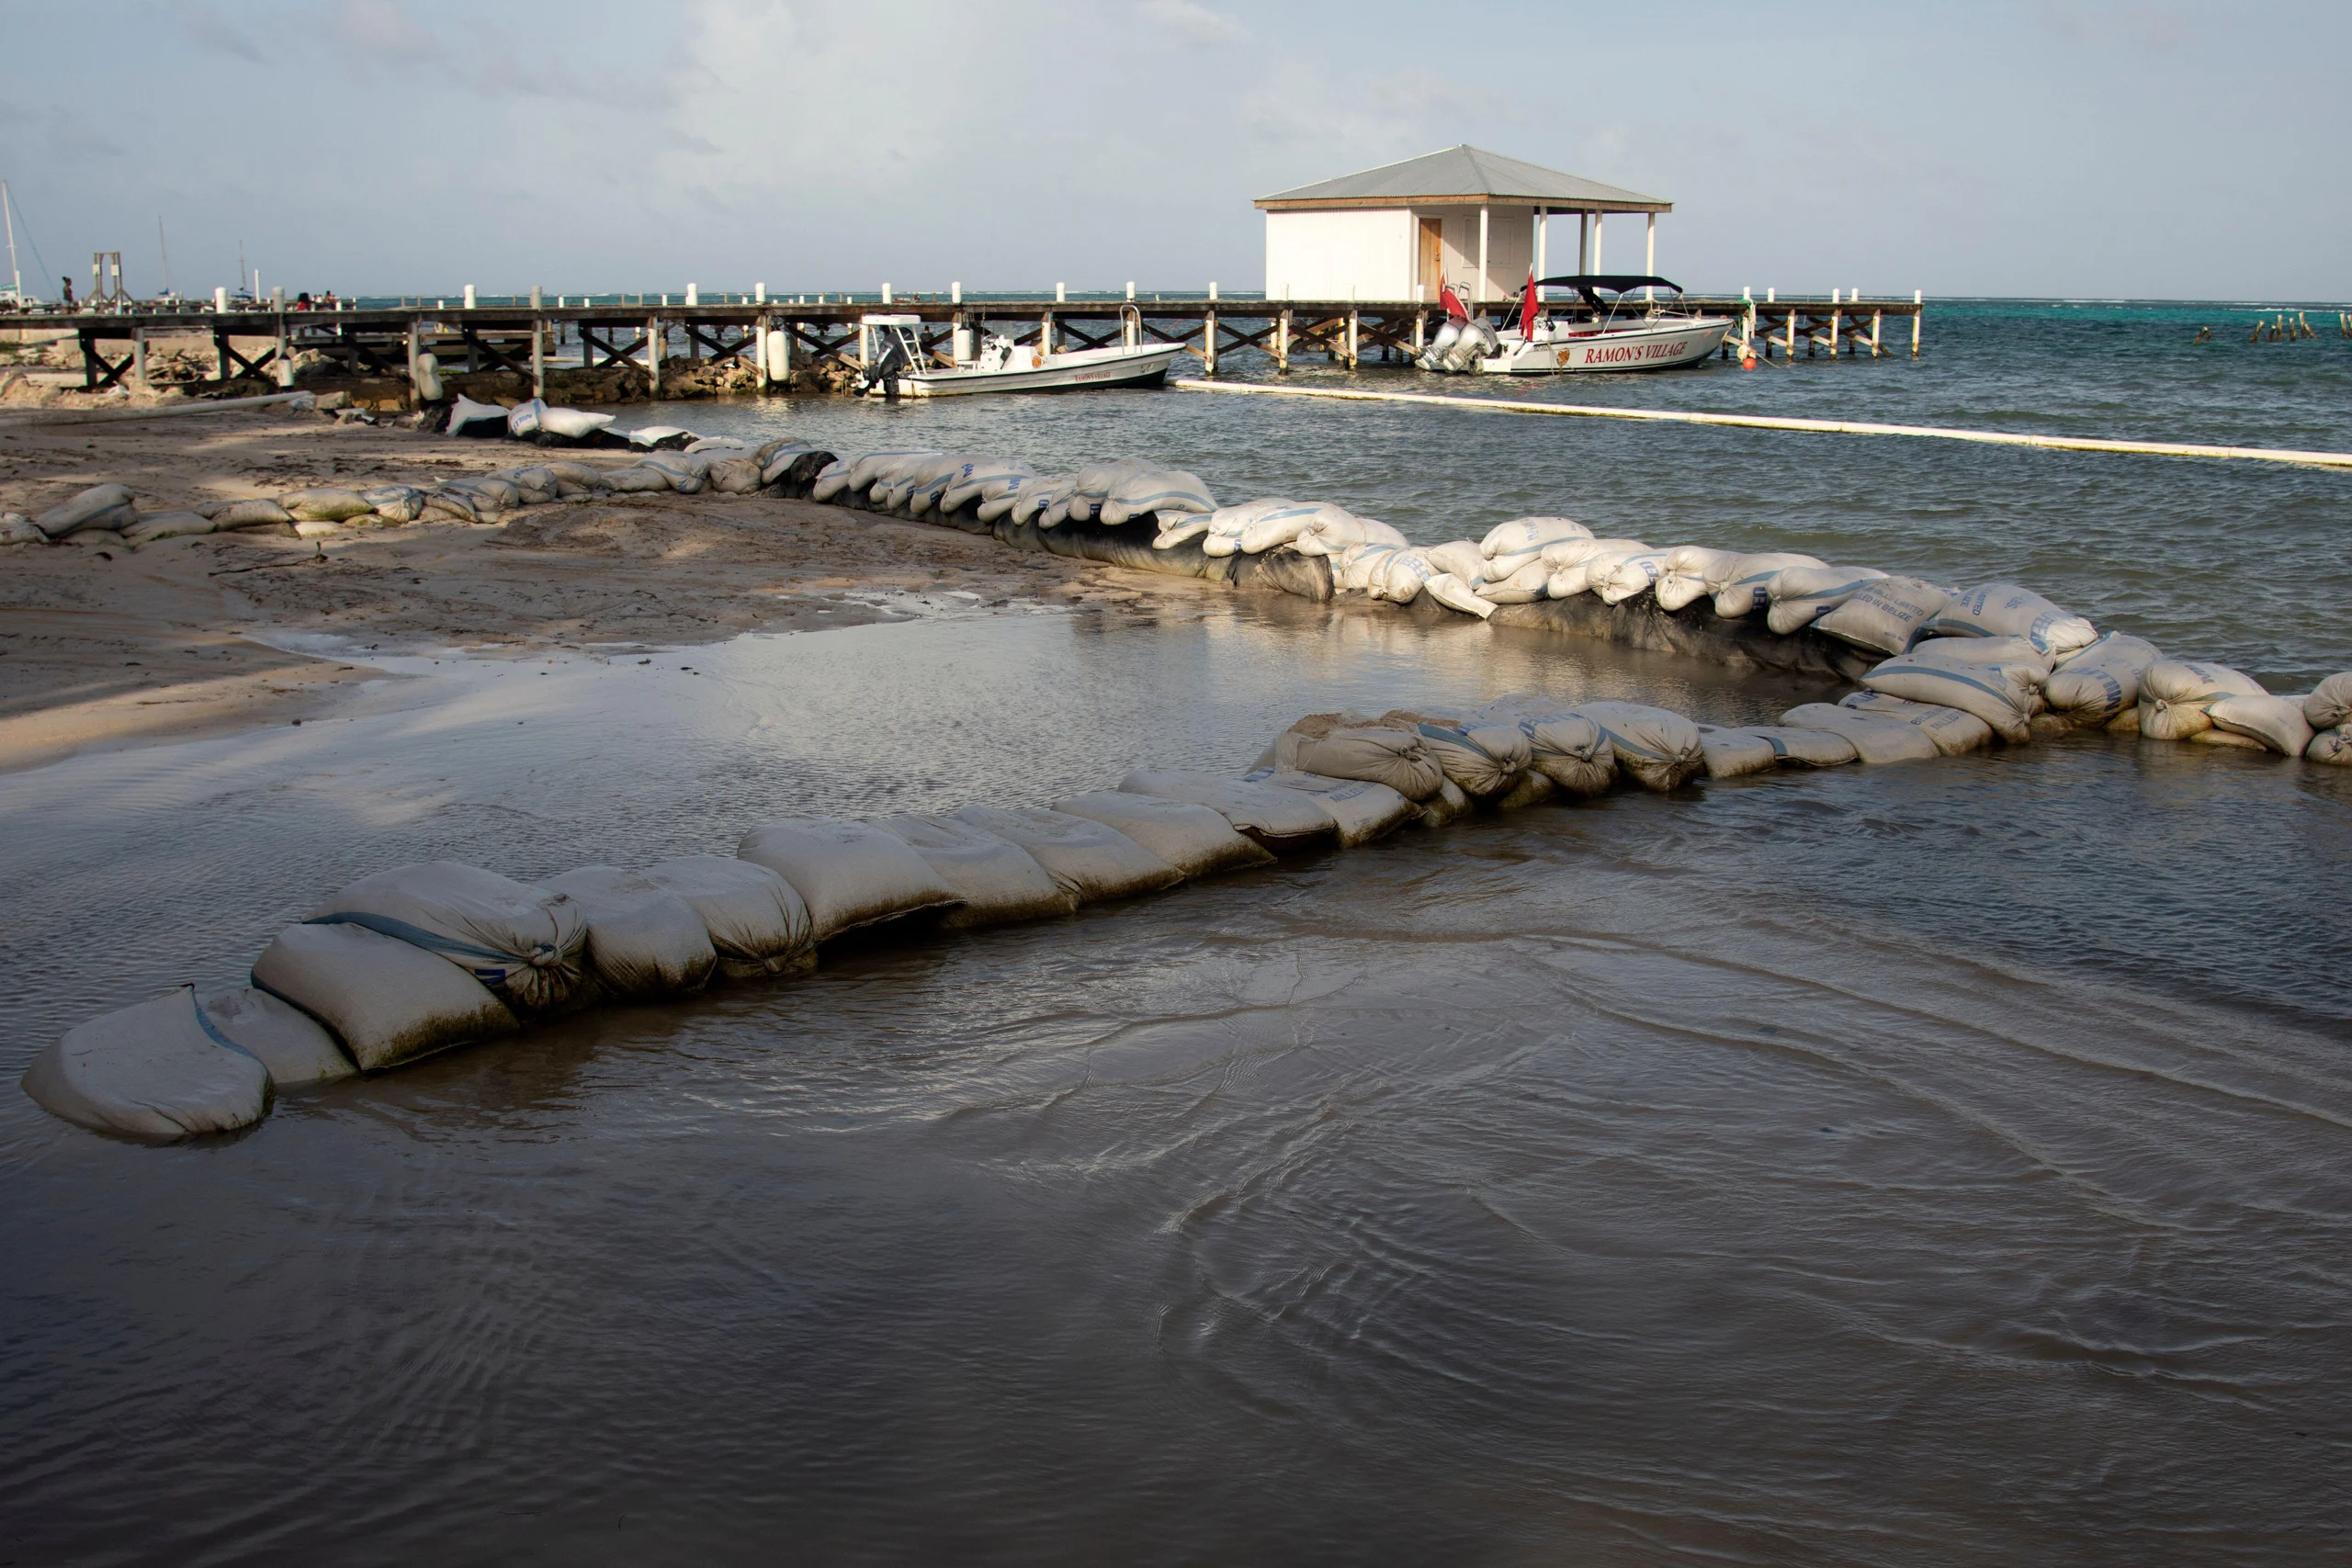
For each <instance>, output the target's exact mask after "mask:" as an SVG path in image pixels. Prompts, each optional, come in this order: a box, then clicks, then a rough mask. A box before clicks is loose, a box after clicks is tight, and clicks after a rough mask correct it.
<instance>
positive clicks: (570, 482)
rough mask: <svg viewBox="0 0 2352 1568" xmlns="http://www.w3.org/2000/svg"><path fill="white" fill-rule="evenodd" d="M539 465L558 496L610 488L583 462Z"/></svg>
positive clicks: (601, 473) (597, 471)
mask: <svg viewBox="0 0 2352 1568" xmlns="http://www.w3.org/2000/svg"><path fill="white" fill-rule="evenodd" d="M539 466H540V467H541V468H545V469H546V470H547V471H548V473H550V474H553V475H554V476H555V484H556V493H557V494H558V495H560V496H570V495H602V494H604V493H605V491H608V490H610V489H611V488H612V487H611V486H610V485H607V484H606V483H605V475H604V470H602V469H601V468H590V467H589V466H588V465H587V464H585V463H569V462H566V461H564V460H563V459H562V458H560V457H559V458H556V459H554V460H553V461H551V462H547V463H542V464H540V465H539ZM362 493H365V492H362Z"/></svg>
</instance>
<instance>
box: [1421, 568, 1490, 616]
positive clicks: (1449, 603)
mask: <svg viewBox="0 0 2352 1568" xmlns="http://www.w3.org/2000/svg"><path fill="white" fill-rule="evenodd" d="M1421 592H1424V593H1426V594H1428V595H1429V596H1430V598H1432V599H1434V600H1436V601H1437V602H1438V603H1439V604H1442V605H1444V606H1445V607H1446V608H1447V609H1449V610H1458V611H1460V612H1461V613H1462V614H1463V615H1476V616H1477V617H1478V618H1479V619H1480V620H1482V621H1483V620H1485V619H1486V618H1487V616H1489V615H1493V614H1494V613H1495V609H1496V605H1495V602H1494V601H1493V600H1491V599H1487V598H1482V597H1480V596H1479V595H1478V594H1477V593H1476V592H1473V591H1472V589H1471V587H1470V585H1469V584H1468V583H1466V582H1464V581H1462V580H1461V579H1460V578H1458V577H1456V576H1454V575H1453V573H1452V572H1450V571H1441V572H1439V573H1437V574H1436V575H1435V576H1434V577H1431V578H1430V580H1429V581H1427V582H1424V583H1422V584H1421Z"/></svg>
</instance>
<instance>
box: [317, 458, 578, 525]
mask: <svg viewBox="0 0 2352 1568" xmlns="http://www.w3.org/2000/svg"><path fill="white" fill-rule="evenodd" d="M498 477H499V478H500V479H504V480H506V481H507V482H508V483H510V484H512V485H513V486H514V487H515V489H516V490H517V491H520V492H521V493H522V497H523V504H524V505H526V506H545V505H548V503H549V502H553V501H555V500H556V499H557V495H558V492H559V491H560V488H561V481H560V480H559V479H557V478H556V477H555V470H554V469H553V468H548V466H547V465H546V464H544V463H534V464H532V465H531V466H530V467H529V468H509V469H508V470H506V472H504V473H503V474H501V475H499V476H498ZM295 515H296V516H298V517H299V516H300V515H301V513H299V512H298V513H295Z"/></svg>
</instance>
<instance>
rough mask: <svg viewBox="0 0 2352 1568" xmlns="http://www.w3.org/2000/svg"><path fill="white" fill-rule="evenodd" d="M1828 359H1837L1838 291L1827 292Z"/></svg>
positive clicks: (1833, 289)
mask: <svg viewBox="0 0 2352 1568" xmlns="http://www.w3.org/2000/svg"><path fill="white" fill-rule="evenodd" d="M1829 357H1830V358H1832V359H1835V358H1837V357H1838V290H1837V289H1835V288H1832V289H1830V291H1829Z"/></svg>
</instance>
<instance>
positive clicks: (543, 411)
mask: <svg viewBox="0 0 2352 1568" xmlns="http://www.w3.org/2000/svg"><path fill="white" fill-rule="evenodd" d="M547 412H548V405H547V402H546V400H544V399H540V398H526V399H524V400H522V401H521V402H519V403H516V404H515V406H514V407H513V408H511V409H508V410H507V411H506V434H509V435H511V436H513V437H514V438H515V440H517V441H528V440H529V439H530V438H531V437H532V436H534V435H537V434H538V433H539V422H540V421H541V420H542V419H544V418H545V417H546V415H547Z"/></svg>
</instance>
